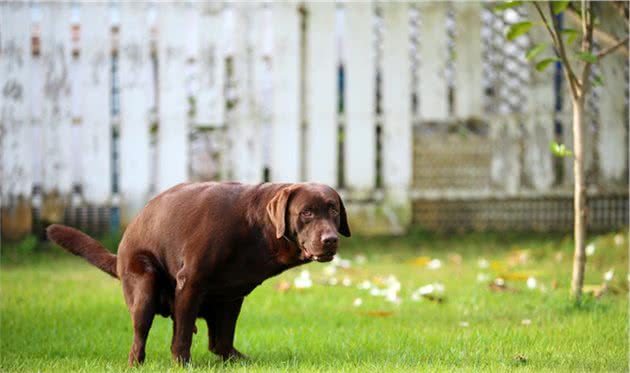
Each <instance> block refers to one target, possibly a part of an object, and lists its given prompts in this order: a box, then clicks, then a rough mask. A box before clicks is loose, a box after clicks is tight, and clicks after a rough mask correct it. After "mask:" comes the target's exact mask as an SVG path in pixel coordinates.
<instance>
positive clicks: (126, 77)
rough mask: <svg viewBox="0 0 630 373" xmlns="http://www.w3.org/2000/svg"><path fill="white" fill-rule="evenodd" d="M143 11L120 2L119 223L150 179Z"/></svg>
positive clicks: (140, 200)
mask: <svg viewBox="0 0 630 373" xmlns="http://www.w3.org/2000/svg"><path fill="white" fill-rule="evenodd" d="M146 11H147V7H146V5H144V4H139V3H127V2H124V3H121V4H120V35H119V38H120V41H119V49H118V69H119V82H120V163H119V164H120V192H121V195H122V199H123V206H122V209H123V211H122V215H123V216H122V218H123V223H124V222H125V221H128V219H129V218H130V217H133V215H135V213H136V212H137V211H138V210H139V209H140V208H141V207H142V206H143V204H144V202H145V201H146V199H147V197H148V189H149V182H150V181H149V162H150V160H149V127H150V111H151V103H152V101H153V99H152V96H153V92H154V91H153V79H152V74H153V73H152V68H151V60H150V45H149V40H150V38H149V29H148V25H147V21H146V20H147V12H146ZM153 162H155V160H153Z"/></svg>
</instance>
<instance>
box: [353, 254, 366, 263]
mask: <svg viewBox="0 0 630 373" xmlns="http://www.w3.org/2000/svg"><path fill="white" fill-rule="evenodd" d="M354 261H355V263H357V264H365V263H366V262H367V257H366V256H365V255H363V254H357V255H355V256H354Z"/></svg>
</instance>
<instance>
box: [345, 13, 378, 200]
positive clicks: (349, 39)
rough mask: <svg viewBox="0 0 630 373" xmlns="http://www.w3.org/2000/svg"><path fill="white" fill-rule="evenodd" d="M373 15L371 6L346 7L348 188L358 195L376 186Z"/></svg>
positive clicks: (346, 161) (346, 181) (346, 146)
mask: <svg viewBox="0 0 630 373" xmlns="http://www.w3.org/2000/svg"><path fill="white" fill-rule="evenodd" d="M373 22H374V14H373V5H372V4H371V3H348V4H346V6H345V24H344V35H343V48H344V59H345V62H344V85H345V87H344V105H345V108H344V111H345V117H346V118H345V133H344V137H345V138H344V144H345V154H344V157H345V164H344V167H345V170H344V174H345V186H346V187H347V188H348V189H349V190H352V191H354V192H356V193H365V192H369V191H371V190H372V189H373V188H374V186H375V183H376V123H375V116H374V114H375V81H376V79H375V73H376V69H375V64H376V60H375V53H374V52H375V51H374V38H375V35H374V30H373Z"/></svg>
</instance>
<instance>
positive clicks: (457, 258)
mask: <svg viewBox="0 0 630 373" xmlns="http://www.w3.org/2000/svg"><path fill="white" fill-rule="evenodd" d="M446 258H447V259H448V262H449V263H452V264H455V265H460V264H462V256H461V255H459V254H456V253H450V254H448V256H447V257H446Z"/></svg>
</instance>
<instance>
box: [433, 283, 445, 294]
mask: <svg viewBox="0 0 630 373" xmlns="http://www.w3.org/2000/svg"><path fill="white" fill-rule="evenodd" d="M433 288H434V289H435V292H436V293H438V294H443V293H444V284H442V283H439V282H435V283H433Z"/></svg>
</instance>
